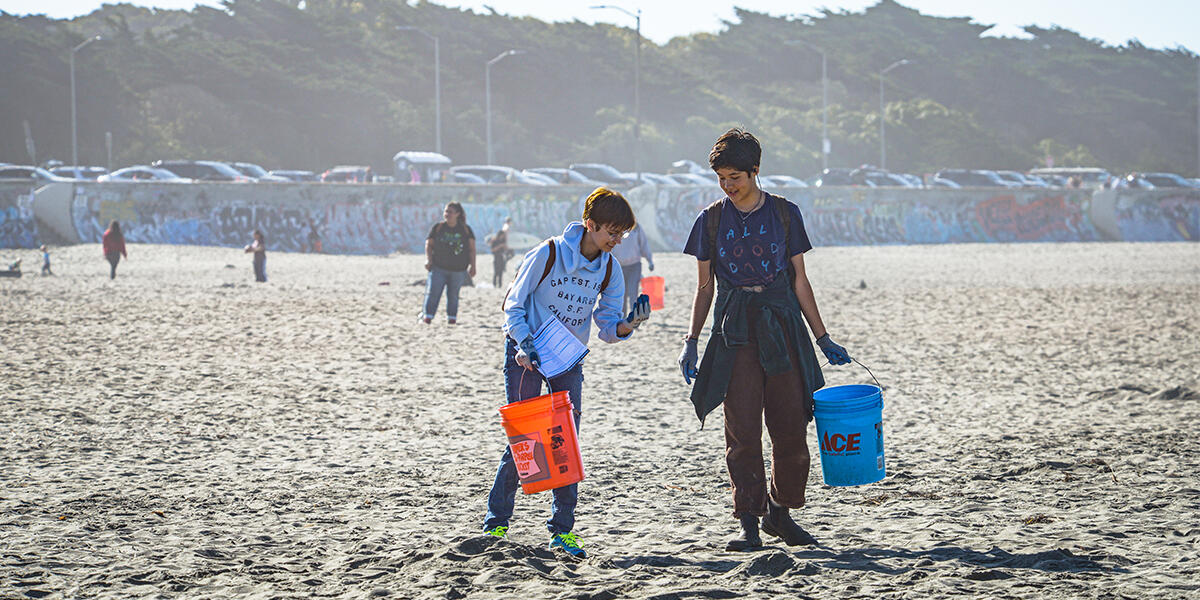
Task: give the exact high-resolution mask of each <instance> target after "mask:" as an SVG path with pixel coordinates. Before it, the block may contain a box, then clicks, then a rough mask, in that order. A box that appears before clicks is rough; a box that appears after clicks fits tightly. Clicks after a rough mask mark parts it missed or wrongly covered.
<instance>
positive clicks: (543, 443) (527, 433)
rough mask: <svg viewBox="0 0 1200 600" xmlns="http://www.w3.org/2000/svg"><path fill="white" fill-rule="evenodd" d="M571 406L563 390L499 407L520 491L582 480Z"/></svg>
mask: <svg viewBox="0 0 1200 600" xmlns="http://www.w3.org/2000/svg"><path fill="white" fill-rule="evenodd" d="M574 410H575V407H574V406H573V405H572V404H571V399H570V397H569V395H568V393H567V392H566V391H562V392H554V393H552V394H546V395H545V396H537V397H535V398H530V399H528V400H522V401H520V402H513V403H512V404H508V405H505V406H502V407H500V422H501V424H503V425H504V432H505V434H507V435H508V447H509V449H511V450H512V455H513V461H514V462H516V465H517V478H518V479H520V481H521V491H523V492H525V493H526V494H535V493H537V492H543V491H546V490H552V489H554V488H560V487H563V486H567V485H571V484H572V483H579V482H580V481H583V456H582V455H581V454H580V453H579V438H578V436H577V435H576V432H575V419H574V418H573V415H572V413H573V412H574Z"/></svg>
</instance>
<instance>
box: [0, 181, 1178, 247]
mask: <svg viewBox="0 0 1200 600" xmlns="http://www.w3.org/2000/svg"><path fill="white" fill-rule="evenodd" d="M74 188H75V196H74V200H73V202H72V204H71V216H72V223H73V224H74V226H75V229H76V230H77V232H78V234H79V237H80V239H81V240H82V241H84V242H91V243H95V242H98V241H99V240H100V236H101V234H102V233H103V231H104V229H105V228H106V227H107V225H108V222H109V221H110V220H112V219H117V220H120V221H121V222H122V224H123V225H124V226H125V232H126V237H127V238H128V239H129V240H130V241H131V242H134V243H157V244H195V245H216V246H232V247H240V246H242V245H244V244H246V243H248V241H249V239H250V235H251V232H253V230H254V229H262V230H263V231H264V232H265V233H266V235H267V241H268V246H269V247H270V248H271V249H272V250H278V251H303V250H306V249H307V248H308V243H309V242H308V240H309V234H310V231H312V230H314V229H315V230H316V231H317V233H318V234H319V235H320V238H321V240H322V243H323V245H324V250H325V251H326V252H331V253H341V254H390V253H393V252H409V253H420V252H422V251H423V248H424V245H425V236H426V235H427V234H428V233H429V229H430V228H431V227H432V226H433V224H434V223H437V222H438V221H440V220H441V218H442V207H443V206H444V205H445V204H446V203H447V202H451V201H457V202H460V203H461V204H462V205H463V209H464V210H465V211H466V215H467V223H468V224H469V225H470V226H471V227H472V229H473V230H474V231H475V235H476V238H477V240H478V241H477V244H476V247H477V249H478V251H479V252H480V253H481V254H482V253H486V252H487V251H488V247H487V244H485V243H483V241H484V239H485V238H486V237H487V236H488V235H489V234H491V233H493V232H495V231H496V230H498V229H499V228H500V225H501V224H502V223H503V222H504V219H505V218H506V217H511V218H512V219H513V223H514V231H515V232H516V233H519V234H524V236H525V237H526V238H527V239H528V238H536V239H544V238H547V237H550V236H553V235H558V234H559V233H561V232H562V230H563V226H564V225H565V224H566V223H568V222H570V221H573V220H577V219H579V218H580V216H581V214H582V211H583V201H584V199H586V197H587V195H588V194H589V193H590V192H591V191H592V190H591V189H590V188H586V187H577V186H544V187H543V186H538V187H532V186H531V187H526V186H478V185H303V184H271V185H266V184H264V185H253V184H219V183H211V184H210V183H205V184H184V185H181V184H151V183H137V184H116V183H109V184H101V183H85V184H78V185H76V186H74ZM0 190H7V191H3V194H0V242H2V243H3V244H4V245H7V246H10V247H12V246H16V247H33V246H35V245H36V243H37V228H36V227H37V226H36V220H35V219H34V218H33V212H32V211H31V208H30V207H31V205H32V203H35V202H36V200H37V199H36V197H35V196H31V195H30V193H29V191H28V188H27V187H26V188H22V189H17V188H15V187H13V188H0ZM772 191H773V192H775V193H778V194H780V195H782V196H784V197H786V198H788V199H789V200H791V201H792V202H795V203H796V204H797V205H798V206H799V207H800V210H801V214H802V215H803V218H804V222H805V226H806V227H807V229H808V233H809V237H810V238H811V239H812V241H813V244H814V245H817V246H821V245H827V246H828V245H871V244H944V243H972V242H1069V241H1092V240H1102V239H1124V240H1130V241H1177V240H1188V241H1196V240H1198V239H1200V192H1194V191H1189V192H1182V193H1181V192H1167V191H1164V190H1150V191H1144V190H1139V191H1129V190H1120V194H1119V195H1117V196H1114V195H1113V194H1114V192H1113V191H1111V190H1110V191H1108V192H1106V193H1107V194H1109V195H1108V196H1105V197H1104V198H1106V200H1105V201H1104V202H1097V201H1095V200H1094V197H1093V196H1092V194H1091V192H1087V191H1083V190H1044V191H1024V190H1020V191H1008V190H1005V191H998V190H948V189H927V190H917V189H871V188H786V189H781V190H772ZM630 197H631V199H632V200H633V201H634V203H635V205H636V206H635V210H636V212H637V214H638V217H639V219H640V220H642V221H643V222H645V223H646V225H647V227H646V229H647V233H648V234H649V236H650V239H651V241H652V243H653V244H654V246H655V247H656V248H657V249H658V250H666V251H672V252H678V251H680V250H682V249H683V246H684V244H685V243H686V242H687V237H688V234H689V233H690V231H691V227H692V224H693V223H694V222H695V220H696V217H697V215H699V214H700V211H701V210H703V209H704V207H706V206H708V205H709V204H711V203H712V202H713V201H715V200H718V199H720V198H721V197H723V194H722V193H721V191H720V189H718V188H716V187H713V186H671V187H657V188H655V187H653V186H642V187H640V188H638V189H637V190H636V191H632V192H630ZM1097 197H1099V196H1097ZM1113 198H1115V200H1113ZM1100 221H1103V222H1104V223H1112V224H1113V225H1106V229H1105V230H1104V234H1103V235H1101V233H1100V231H1099V230H1098V229H1097V227H1096V223H1097V222H1100Z"/></svg>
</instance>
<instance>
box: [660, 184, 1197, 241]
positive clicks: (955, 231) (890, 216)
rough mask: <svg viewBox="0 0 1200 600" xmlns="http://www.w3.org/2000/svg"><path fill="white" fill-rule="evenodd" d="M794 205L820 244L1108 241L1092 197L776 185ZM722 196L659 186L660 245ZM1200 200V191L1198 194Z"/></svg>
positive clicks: (681, 237)
mask: <svg viewBox="0 0 1200 600" xmlns="http://www.w3.org/2000/svg"><path fill="white" fill-rule="evenodd" d="M771 191H772V192H773V193H776V194H779V195H782V196H784V197H786V198H787V199H788V200H791V201H792V202H795V203H796V204H797V205H798V206H799V207H800V212H801V214H802V215H803V216H804V223H805V226H806V227H807V229H808V234H809V237H810V238H811V239H812V241H813V243H814V244H816V245H826V246H828V245H871V244H944V243H961V242H1077V241H1093V240H1100V239H1105V238H1104V237H1102V236H1101V234H1100V233H1099V232H1098V231H1097V229H1096V227H1095V226H1093V225H1092V219H1091V210H1092V207H1091V198H1092V194H1091V192H1089V191H1084V190H1070V191H1067V190H1054V191H1042V192H1032V191H1029V192H1026V191H990V190H968V191H963V190H941V189H930V190H908V189H888V190H883V189H859V188H787V189H775V190H771ZM722 197H723V194H721V192H720V191H719V190H715V189H709V188H659V189H658V190H657V191H656V192H655V193H654V194H653V196H652V197H651V196H650V195H649V194H646V195H643V196H642V199H643V200H644V201H648V202H653V203H654V210H653V212H654V215H655V217H656V220H657V222H656V226H655V227H654V231H652V232H651V231H649V229H648V233H650V234H651V236H652V237H653V238H654V240H655V242H656V245H658V246H659V247H662V248H670V249H675V250H678V249H681V248H683V246H684V243H685V242H686V241H687V237H688V234H689V233H690V229H691V226H692V223H693V222H694V221H695V219H696V216H697V215H698V214H699V213H700V211H701V210H703V209H704V207H706V206H708V205H709V203H711V202H713V201H715V200H718V199H720V198H722ZM1197 199H1200V194H1198V195H1197Z"/></svg>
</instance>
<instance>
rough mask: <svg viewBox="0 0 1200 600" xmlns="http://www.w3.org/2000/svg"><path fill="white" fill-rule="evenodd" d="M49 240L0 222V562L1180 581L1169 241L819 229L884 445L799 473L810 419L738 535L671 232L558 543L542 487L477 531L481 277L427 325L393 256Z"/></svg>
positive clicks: (612, 592)
mask: <svg viewBox="0 0 1200 600" xmlns="http://www.w3.org/2000/svg"><path fill="white" fill-rule="evenodd" d="M52 254H53V260H54V270H55V272H56V273H58V275H56V276H54V277H40V276H38V275H37V273H36V271H37V267H38V266H40V257H39V256H38V255H37V253H36V252H34V251H31V250H4V251H0V256H2V257H4V258H8V257H9V256H12V257H16V256H21V257H24V259H25V265H26V267H27V269H28V271H29V272H27V273H26V274H25V276H24V277H22V278H20V279H0V320H2V321H3V327H2V328H0V338H2V344H0V368H2V369H3V371H2V374H0V381H2V382H3V384H2V385H0V414H2V415H3V419H2V421H3V426H2V427H0V455H2V456H3V460H2V461H0V598H41V597H50V598H95V597H102V598H130V597H145V598H175V597H185V598H313V597H326V598H327V597H333V598H367V597H393V598H423V599H424V598H429V599H434V598H437V599H457V598H497V599H499V598H527V599H533V598H578V599H587V600H608V599H617V598H639V599H651V598H653V599H662V600H666V599H675V598H843V599H846V598H864V599H879V598H943V597H988V598H1031V597H1036V598H1195V597H1197V596H1198V595H1200V438H1198V436H1197V432H1198V431H1200V341H1198V340H1200V245H1198V244H1194V243H1193V244H1186V243H1178V244H1176V243H1148V244H1140V243H1075V244H1019V245H1009V244H987V245H984V244H977V245H939V246H873V247H836V248H818V249H817V250H815V251H813V252H812V253H811V254H809V255H808V257H807V259H806V262H807V264H808V270H809V274H810V279H811V280H812V282H813V284H814V287H815V289H816V294H817V298H818V301H819V302H820V306H821V309H822V313H823V316H824V319H825V322H826V323H827V324H828V325H829V328H830V331H831V333H832V335H833V336H834V338H835V339H836V340H838V341H839V342H840V343H842V344H844V345H845V346H846V348H847V349H848V350H849V351H850V353H851V354H852V355H854V356H855V357H856V358H858V359H859V360H861V361H862V362H863V363H865V364H866V365H868V366H870V367H871V369H872V370H873V371H874V373H875V375H876V376H877V377H878V378H879V380H880V381H881V382H882V383H883V384H884V386H885V391H884V399H885V403H886V406H885V409H884V419H885V423H884V427H885V432H886V450H887V456H888V460H889V466H888V477H887V478H886V479H885V480H884V481H882V482H879V483H876V484H872V485H868V486H861V487H853V488H832V487H827V486H824V485H822V484H821V472H820V462H819V459H818V458H817V454H818V452H817V450H818V448H817V443H816V435H815V429H813V427H812V426H811V425H810V435H809V445H810V448H811V450H812V453H813V456H814V459H813V470H812V473H811V477H810V485H809V494H808V502H809V506H807V507H806V508H804V509H801V510H798V511H795V515H796V518H797V521H799V522H800V523H802V524H803V525H804V526H805V527H806V528H807V529H808V530H809V531H810V532H811V533H813V534H814V535H815V536H816V537H817V538H818V539H819V540H820V541H821V546H819V547H816V548H812V547H809V548H799V549H797V548H789V547H786V546H784V545H782V544H781V543H774V542H776V540H773V539H772V538H767V541H768V544H770V545H769V546H768V547H767V548H766V549H764V550H762V551H760V552H754V553H731V552H726V551H725V550H724V542H725V540H726V539H728V538H729V537H731V536H732V535H733V534H734V533H735V527H736V522H735V521H734V520H733V519H732V518H731V516H730V514H729V513H730V511H731V499H730V498H729V487H728V479H727V475H726V471H725V465H724V446H723V437H722V421H721V417H720V411H717V412H716V413H714V414H713V416H712V417H710V419H709V422H708V425H707V426H706V427H705V428H704V429H703V430H701V429H700V428H699V423H698V422H697V420H696V417H695V414H694V413H693V410H692V407H691V405H690V403H689V402H688V399H687V394H688V388H687V386H686V385H685V384H684V382H683V380H682V378H681V377H680V376H679V372H678V368H677V367H676V365H675V357H676V356H677V354H678V353H679V349H680V343H679V339H680V337H681V335H682V334H683V333H684V331H685V329H686V327H687V318H688V314H689V310H690V299H691V290H692V289H693V286H694V278H695V261H694V260H693V259H691V258H690V257H687V256H684V255H682V254H665V255H658V256H657V257H656V264H657V265H658V270H657V271H656V272H655V273H654V274H658V275H663V276H664V277H665V278H666V281H667V307H666V309H665V310H663V311H659V312H656V313H655V314H654V316H653V318H652V320H651V321H649V322H648V323H647V324H646V325H645V326H643V327H642V329H641V330H639V331H638V333H637V334H636V335H635V338H634V339H633V340H631V341H629V342H627V343H623V344H617V345H607V344H604V343H602V342H600V341H598V340H596V339H594V335H595V334H594V333H593V343H592V352H591V354H590V355H589V357H588V359H587V367H586V371H585V373H586V381H585V383H584V397H583V409H584V412H583V425H582V428H581V432H580V434H581V439H582V445H583V456H584V462H585V465H586V468H587V472H588V478H587V480H586V481H584V482H583V483H582V484H581V487H580V504H579V509H578V513H577V515H578V520H577V527H576V531H577V533H579V534H580V536H581V537H582V538H583V540H584V541H585V543H586V548H587V550H588V551H589V552H590V554H591V557H590V558H588V559H587V560H584V561H582V562H577V561H573V560H569V559H566V558H564V557H562V556H561V555H557V554H554V553H552V552H550V551H548V550H546V542H547V538H548V536H547V534H546V531H545V528H544V526H543V521H544V520H545V518H546V516H547V514H548V512H549V495H548V494H538V495H534V496H521V495H519V496H518V501H517V514H516V517H515V520H514V524H513V525H514V526H513V528H512V531H511V532H510V537H509V538H508V539H505V540H501V539H497V538H489V537H483V536H481V535H479V529H480V526H481V522H482V518H483V513H484V500H485V495H486V493H487V490H488V488H489V486H490V483H491V479H492V476H493V473H494V469H495V465H496V460H497V458H498V457H499V454H500V452H501V451H502V449H503V448H504V444H505V440H504V435H503V432H502V430H501V428H500V425H499V417H498V415H497V413H496V408H497V407H498V406H499V405H500V404H501V403H502V402H503V398H504V393H503V384H502V379H501V374H500V366H501V359H502V347H501V344H502V334H501V333H500V330H499V320H498V318H499V304H500V301H501V297H502V296H503V292H504V290H502V289H494V288H490V287H486V288H485V287H480V288H468V289H465V290H464V291H463V299H462V308H461V311H460V316H459V319H460V322H459V324H458V325H456V326H450V325H447V324H446V323H445V317H444V300H443V305H442V307H441V310H440V311H439V314H438V318H437V319H435V320H434V322H433V324H432V325H424V324H422V323H420V322H419V321H418V319H417V313H418V310H419V308H420V303H421V298H422V296H423V292H424V288H423V283H422V285H413V284H414V283H416V282H423V278H424V270H423V266H422V265H423V257H419V256H412V255H396V256H388V257H371V256H327V255H307V254H287V253H279V252H272V253H270V254H269V255H268V256H269V258H268V262H267V273H268V276H269V278H270V282H269V283H266V284H255V283H254V282H253V275H252V272H251V265H250V258H249V256H247V255H244V254H242V252H241V249H240V248H233V249H230V248H215V247H195V246H151V245H139V244H131V245H130V247H129V254H130V258H129V260H128V261H127V262H123V263H122V264H121V266H120V268H119V270H118V277H117V279H116V280H115V281H110V280H109V279H108V276H107V274H108V265H107V263H105V262H104V260H103V258H102V257H101V255H100V249H99V246H98V245H94V244H92V245H80V246H72V247H62V248H53V249H52ZM515 264H516V263H515V261H513V262H512V263H510V267H511V266H515ZM479 267H480V274H479V276H478V277H477V278H476V279H477V280H478V281H480V282H485V281H488V280H490V276H491V261H490V257H487V256H481V257H480V259H479ZM510 279H511V275H510V276H509V277H507V278H506V282H507V281H508V280H510ZM707 337H708V336H707V328H706V333H705V336H704V337H703V339H702V344H703V343H704V342H706V341H707ZM825 374H826V379H827V380H828V381H829V383H830V384H831V385H833V384H842V383H868V382H870V378H869V377H868V376H867V374H866V373H865V371H863V370H862V369H860V368H858V367H839V368H828V367H827V368H826V371H825Z"/></svg>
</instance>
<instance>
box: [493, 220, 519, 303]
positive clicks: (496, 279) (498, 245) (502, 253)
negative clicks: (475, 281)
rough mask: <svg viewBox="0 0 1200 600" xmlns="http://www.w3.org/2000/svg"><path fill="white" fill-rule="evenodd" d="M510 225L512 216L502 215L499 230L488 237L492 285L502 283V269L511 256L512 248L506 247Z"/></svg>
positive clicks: (500, 284) (498, 285) (506, 265)
mask: <svg viewBox="0 0 1200 600" xmlns="http://www.w3.org/2000/svg"><path fill="white" fill-rule="evenodd" d="M511 227H512V217H504V224H503V225H501V226H500V231H497V232H496V233H494V234H492V236H491V237H490V238H488V245H489V246H490V247H491V249H492V285H494V286H496V287H500V286H502V285H504V269H505V268H507V267H508V259H510V258H512V255H513V251H512V248H509V247H508V230H509V229H510V228H511Z"/></svg>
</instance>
